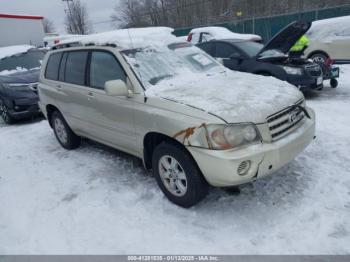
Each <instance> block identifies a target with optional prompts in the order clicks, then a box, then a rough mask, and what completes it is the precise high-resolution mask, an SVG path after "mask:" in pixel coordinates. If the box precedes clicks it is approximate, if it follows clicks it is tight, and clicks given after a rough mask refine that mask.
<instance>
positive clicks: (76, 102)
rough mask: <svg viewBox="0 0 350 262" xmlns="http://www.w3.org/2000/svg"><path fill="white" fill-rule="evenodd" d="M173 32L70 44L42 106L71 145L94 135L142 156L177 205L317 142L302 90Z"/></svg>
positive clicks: (50, 65)
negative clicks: (234, 66) (228, 62)
mask: <svg viewBox="0 0 350 262" xmlns="http://www.w3.org/2000/svg"><path fill="white" fill-rule="evenodd" d="M171 32H172V29H170V28H147V29H129V30H118V31H114V32H111V33H104V34H96V35H90V36H86V37H81V38H78V39H75V40H74V41H72V42H70V43H62V44H60V45H59V46H56V47H55V48H54V50H52V51H50V52H49V53H48V54H47V55H46V57H45V59H44V61H43V66H42V70H41V74H40V83H39V88H38V90H39V97H40V103H39V105H40V108H41V110H42V112H43V113H44V114H45V116H46V118H47V119H48V121H49V123H50V126H51V127H52V128H53V130H54V133H55V135H56V137H57V140H58V142H59V143H60V144H61V145H62V146H63V147H64V148H66V149H74V148H77V147H78V146H79V144H80V140H81V139H80V138H81V137H86V138H89V139H92V140H95V141H98V142H100V143H103V144H106V145H108V146H111V147H114V148H117V149H120V150H122V151H125V152H128V153H130V154H132V155H135V156H137V157H139V158H141V159H142V160H143V162H144V165H145V168H147V169H152V170H153V174H154V176H155V178H156V179H157V182H158V185H159V187H160V188H161V190H162V191H163V192H164V194H165V195H166V196H167V197H168V199H169V200H170V201H172V202H173V203H175V204H177V205H180V206H182V207H190V206H193V205H195V204H196V203H198V202H199V201H200V200H202V199H203V198H204V197H205V195H206V194H207V191H208V188H209V185H212V186H216V187H230V186H235V185H239V184H243V183H247V182H251V181H254V180H256V179H258V178H261V177H264V176H266V175H269V174H271V173H273V172H274V171H276V170H277V169H279V168H281V167H282V166H284V165H285V164H287V163H288V162H290V161H291V160H293V159H294V158H295V157H296V156H297V155H298V154H299V153H300V152H302V151H303V150H304V149H305V147H306V146H307V145H308V144H309V143H310V142H311V141H312V140H313V138H314V134H315V115H314V112H313V111H312V110H311V109H310V108H308V107H306V105H305V100H304V97H303V95H302V93H300V92H299V91H298V90H297V89H296V88H295V87H293V86H291V85H289V84H287V83H285V82H282V81H279V80H277V79H274V78H269V77H263V76H256V75H250V74H245V73H240V72H234V71H230V70H227V69H225V68H224V67H223V66H222V65H220V64H219V63H218V62H216V61H215V60H214V59H213V58H211V57H210V56H208V55H207V54H205V53H204V52H203V51H201V50H200V49H198V48H197V47H194V46H193V45H191V44H189V43H184V42H179V41H178V40H177V39H176V37H174V36H173V35H172V34H171Z"/></svg>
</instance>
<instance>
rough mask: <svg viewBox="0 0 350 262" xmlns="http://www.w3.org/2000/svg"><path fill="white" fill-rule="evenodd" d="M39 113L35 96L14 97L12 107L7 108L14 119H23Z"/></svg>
mask: <svg viewBox="0 0 350 262" xmlns="http://www.w3.org/2000/svg"><path fill="white" fill-rule="evenodd" d="M39 113H40V109H39V106H38V99H37V98H30V99H28V98H25V99H15V100H14V101H13V106H12V108H10V110H9V114H10V115H11V117H12V118H14V119H23V118H27V117H31V116H33V115H36V114H39Z"/></svg>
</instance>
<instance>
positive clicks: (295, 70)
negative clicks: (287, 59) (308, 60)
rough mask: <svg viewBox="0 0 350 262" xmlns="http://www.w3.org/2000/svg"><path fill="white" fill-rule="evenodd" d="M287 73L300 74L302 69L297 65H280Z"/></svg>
mask: <svg viewBox="0 0 350 262" xmlns="http://www.w3.org/2000/svg"><path fill="white" fill-rule="evenodd" d="M282 67H283V69H284V71H286V73H287V74H288V75H302V74H303V70H302V69H301V68H297V67H290V66H282Z"/></svg>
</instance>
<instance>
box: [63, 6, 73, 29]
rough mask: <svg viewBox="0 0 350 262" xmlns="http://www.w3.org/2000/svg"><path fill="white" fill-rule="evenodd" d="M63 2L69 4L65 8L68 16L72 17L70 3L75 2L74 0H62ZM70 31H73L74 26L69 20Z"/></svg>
mask: <svg viewBox="0 0 350 262" xmlns="http://www.w3.org/2000/svg"><path fill="white" fill-rule="evenodd" d="M62 2H65V3H66V4H67V8H65V9H64V12H65V13H66V14H67V17H71V16H72V11H71V9H70V4H69V3H73V0H62ZM68 26H69V28H70V31H71V32H72V31H73V28H72V23H70V22H69V24H68Z"/></svg>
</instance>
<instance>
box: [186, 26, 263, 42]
mask: <svg viewBox="0 0 350 262" xmlns="http://www.w3.org/2000/svg"><path fill="white" fill-rule="evenodd" d="M191 33H193V34H194V33H198V34H199V33H208V34H210V35H211V36H212V37H213V38H214V39H239V40H247V41H261V39H262V38H261V37H260V36H258V35H253V34H238V33H233V32H231V31H230V30H228V29H227V28H225V27H218V26H211V27H201V28H195V29H192V31H191V32H190V34H191Z"/></svg>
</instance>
